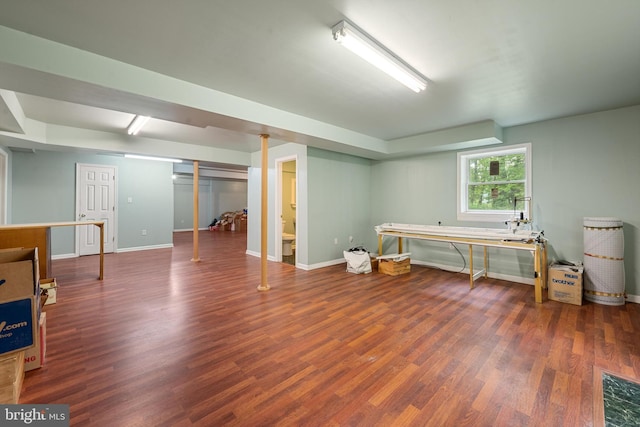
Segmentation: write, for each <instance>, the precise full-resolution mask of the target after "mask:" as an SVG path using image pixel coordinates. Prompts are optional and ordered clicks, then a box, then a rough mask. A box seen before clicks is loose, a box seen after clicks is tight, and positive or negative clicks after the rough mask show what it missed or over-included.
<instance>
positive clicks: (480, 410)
mask: <svg viewBox="0 0 640 427" xmlns="http://www.w3.org/2000/svg"><path fill="white" fill-rule="evenodd" d="M191 238H192V236H191V233H188V232H187V233H176V234H175V247H174V248H173V249H157V250H149V251H139V252H129V253H120V254H108V255H107V256H106V264H105V265H106V269H105V280H104V281H103V282H100V281H98V280H97V272H98V258H97V256H91V257H82V258H75V259H65V260H56V261H54V262H53V273H54V276H55V277H56V278H57V281H58V283H59V294H58V303H57V304H55V305H51V306H46V308H45V311H46V312H47V335H48V337H47V338H48V339H47V358H46V365H45V367H44V368H42V369H39V370H36V371H31V372H28V373H27V375H26V378H25V382H24V387H23V390H22V395H21V399H20V402H21V403H66V404H69V405H70V410H71V425H73V426H89V425H91V426H100V427H102V426H109V427H113V426H126V427H130V426H192V425H197V426H222V425H238V426H276V425H282V426H286V425H301V426H374V425H379V426H423V425H425V426H426V425H432V426H519V425H523V426H524V425H530V426H589V425H594V415H593V414H594V396H593V394H594V377H593V375H594V366H597V367H599V368H602V369H605V370H607V371H609V372H618V373H620V374H623V375H625V376H626V377H631V378H636V379H637V378H640V315H639V314H640V305H638V304H631V303H630V304H626V305H625V306H620V307H610V306H604V305H598V304H592V303H586V304H585V305H583V306H573V305H567V304H562V303H558V302H553V301H546V300H545V302H544V304H536V303H535V302H534V293H533V287H531V286H528V285H522V284H516V283H510V282H504V281H499V280H479V281H478V282H477V285H476V288H475V289H474V290H469V283H468V276H466V275H464V274H455V273H449V272H443V271H439V270H434V269H428V268H424V267H417V266H412V270H411V273H410V274H406V275H403V276H397V277H392V276H386V275H383V274H380V273H372V274H368V275H355V274H351V273H346V272H345V267H344V265H338V266H334V267H327V268H323V269H318V270H314V271H303V270H296V269H295V268H294V267H293V266H291V265H287V264H279V263H271V262H270V263H269V284H270V285H271V287H272V289H271V290H270V291H268V292H258V291H257V290H256V287H257V286H258V284H259V281H260V260H259V258H256V257H252V256H248V255H245V249H246V235H244V234H242V233H234V232H208V231H207V232H201V233H200V238H199V240H200V245H201V247H200V257H201V259H202V260H201V262H199V263H194V262H191V257H192V247H191Z"/></svg>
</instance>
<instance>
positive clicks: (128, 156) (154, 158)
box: [124, 154, 182, 163]
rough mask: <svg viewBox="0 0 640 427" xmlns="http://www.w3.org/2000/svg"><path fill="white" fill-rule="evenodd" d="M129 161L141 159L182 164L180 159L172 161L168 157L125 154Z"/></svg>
mask: <svg viewBox="0 0 640 427" xmlns="http://www.w3.org/2000/svg"><path fill="white" fill-rule="evenodd" d="M124 156H125V157H126V158H128V159H140V160H157V161H159V162H172V163H182V160H180V159H171V158H168V157H151V156H140V155H138V154H125V155H124Z"/></svg>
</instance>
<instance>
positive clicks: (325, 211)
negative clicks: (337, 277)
mask: <svg viewBox="0 0 640 427" xmlns="http://www.w3.org/2000/svg"><path fill="white" fill-rule="evenodd" d="M308 174H309V184H308V185H309V187H308V188H309V194H310V195H311V197H309V262H310V264H319V263H323V262H327V261H332V260H337V259H343V253H342V252H343V251H344V250H347V249H349V248H350V247H353V246H356V245H362V244H364V245H367V243H368V242H371V235H372V233H374V232H373V226H372V222H371V201H372V200H371V199H372V195H373V194H374V192H375V189H374V188H373V187H372V186H371V182H370V180H371V162H370V161H369V160H366V159H362V158H360V157H354V156H349V155H346V154H338V153H334V152H331V151H324V150H319V149H315V148H309V150H308ZM349 237H353V242H350V241H349ZM336 239H337V243H335V242H336ZM367 249H369V250H370V251H373V250H375V247H374V246H371V245H367Z"/></svg>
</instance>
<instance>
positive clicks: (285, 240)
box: [276, 157, 298, 266]
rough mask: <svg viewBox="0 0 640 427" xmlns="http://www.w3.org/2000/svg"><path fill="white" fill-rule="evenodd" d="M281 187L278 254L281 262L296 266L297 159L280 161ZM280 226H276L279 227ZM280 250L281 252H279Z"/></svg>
mask: <svg viewBox="0 0 640 427" xmlns="http://www.w3.org/2000/svg"><path fill="white" fill-rule="evenodd" d="M278 172H279V173H278V177H279V180H278V181H279V185H278V186H277V188H278V196H277V197H276V200H277V201H278V207H279V211H280V212H279V215H277V218H279V226H280V228H279V230H278V231H279V233H276V242H277V243H276V244H277V246H278V247H277V248H276V253H279V254H280V257H279V258H278V260H279V261H281V262H284V263H287V264H291V265H294V266H295V265H296V223H297V215H296V205H297V193H298V191H297V179H296V176H297V162H296V157H292V158H284V159H279V160H278ZM277 226H278V225H276V227H277ZM278 249H279V250H278Z"/></svg>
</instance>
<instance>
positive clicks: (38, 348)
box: [24, 313, 47, 372]
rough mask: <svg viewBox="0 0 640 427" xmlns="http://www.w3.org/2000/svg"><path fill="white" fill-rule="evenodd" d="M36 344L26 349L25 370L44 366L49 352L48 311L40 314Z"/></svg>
mask: <svg viewBox="0 0 640 427" xmlns="http://www.w3.org/2000/svg"><path fill="white" fill-rule="evenodd" d="M37 331H38V334H37V335H38V336H37V337H36V345H35V346H33V347H31V348H29V349H27V350H25V351H24V370H25V372H27V371H32V370H34V369H38V368H42V367H43V366H44V358H45V356H46V354H47V313H41V314H40V322H39V327H38V330H37Z"/></svg>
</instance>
